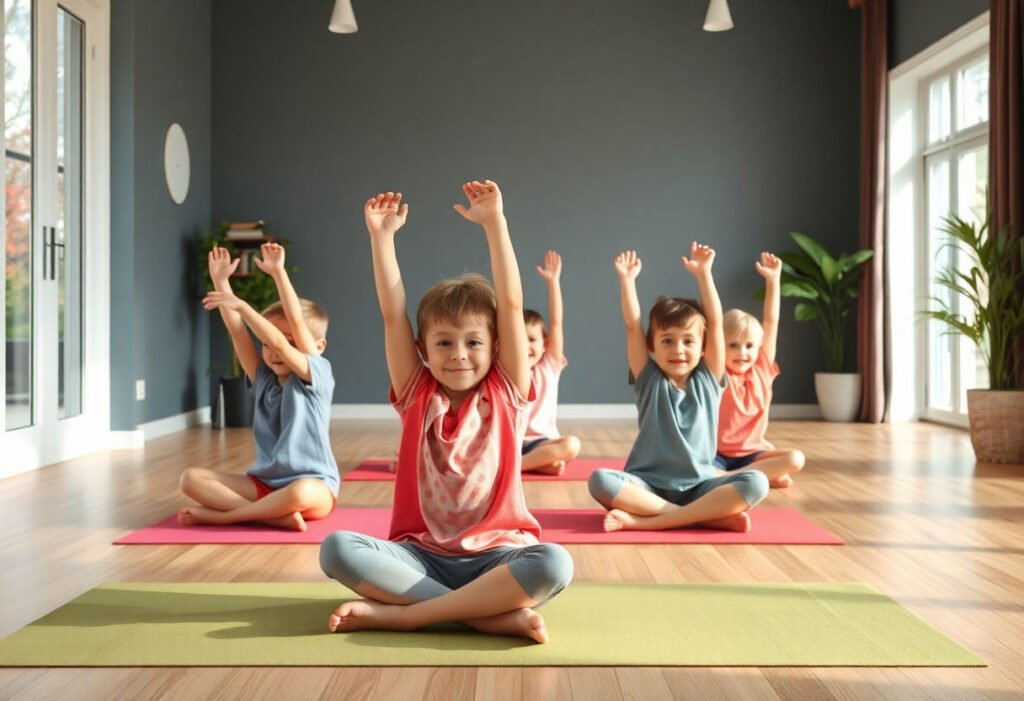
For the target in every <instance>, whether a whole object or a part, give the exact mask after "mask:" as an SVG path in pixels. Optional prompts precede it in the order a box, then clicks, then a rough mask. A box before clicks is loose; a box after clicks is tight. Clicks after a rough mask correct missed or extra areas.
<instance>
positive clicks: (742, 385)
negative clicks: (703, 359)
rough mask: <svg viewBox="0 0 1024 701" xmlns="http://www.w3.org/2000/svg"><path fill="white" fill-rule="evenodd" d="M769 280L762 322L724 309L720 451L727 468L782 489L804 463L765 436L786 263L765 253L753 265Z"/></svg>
mask: <svg viewBox="0 0 1024 701" xmlns="http://www.w3.org/2000/svg"><path fill="white" fill-rule="evenodd" d="M754 267H755V268H756V270H757V272H758V274H760V275H761V277H763V278H764V280H765V291H764V318H763V320H762V321H761V323H758V321H757V319H755V318H754V317H753V315H751V314H748V313H747V312H745V311H743V310H741V309H730V310H729V311H727V312H726V313H725V317H724V321H723V326H724V329H725V361H726V362H725V369H726V374H725V376H726V378H727V379H728V384H727V385H726V388H725V393H724V394H723V395H722V406H721V409H720V410H719V414H718V454H717V455H716V456H715V467H717V468H719V469H720V470H722V471H723V472H736V473H740V472H743V471H745V470H758V471H760V472H763V473H764V474H765V475H766V476H767V477H768V481H769V483H770V484H771V486H773V487H776V488H780V489H784V488H786V487H788V486H790V485H791V484H792V483H793V478H792V476H791V475H794V474H796V473H797V472H799V471H800V470H801V469H803V466H804V454H803V453H802V452H801V451H799V450H792V449H777V448H776V447H775V446H774V445H772V444H771V443H769V442H768V440H767V439H766V438H765V437H764V434H765V430H766V429H767V428H768V407H769V406H770V405H771V403H772V383H773V382H774V381H775V378H776V377H777V376H778V374H779V366H778V364H776V362H775V347H776V341H777V340H778V335H779V301H780V300H779V297H780V290H779V280H780V277H781V275H782V261H781V260H780V259H779V258H778V257H777V256H775V255H773V254H771V253H767V252H764V253H762V254H761V258H760V260H758V261H756V262H755V263H754Z"/></svg>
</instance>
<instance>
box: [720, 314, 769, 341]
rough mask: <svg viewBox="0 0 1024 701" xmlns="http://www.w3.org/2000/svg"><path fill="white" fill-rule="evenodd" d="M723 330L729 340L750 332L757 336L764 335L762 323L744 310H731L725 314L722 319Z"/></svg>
mask: <svg viewBox="0 0 1024 701" xmlns="http://www.w3.org/2000/svg"><path fill="white" fill-rule="evenodd" d="M722 330H723V331H724V332H725V337H726V338H727V339H729V338H736V337H737V336H741V335H743V334H744V333H746V332H748V331H752V332H753V333H754V334H756V335H757V336H763V335H764V329H763V328H761V322H760V321H758V320H757V317H755V316H754V315H753V314H748V313H747V312H745V311H743V310H742V309H730V310H729V311H727V312H726V313H725V316H723V317H722Z"/></svg>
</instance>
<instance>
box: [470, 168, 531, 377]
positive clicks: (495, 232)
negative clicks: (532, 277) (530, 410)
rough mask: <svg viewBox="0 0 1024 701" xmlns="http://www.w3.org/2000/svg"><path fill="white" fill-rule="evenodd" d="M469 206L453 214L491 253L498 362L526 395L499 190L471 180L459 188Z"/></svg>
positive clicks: (518, 288)
mask: <svg viewBox="0 0 1024 701" xmlns="http://www.w3.org/2000/svg"><path fill="white" fill-rule="evenodd" d="M462 191H463V192H464V193H466V198H467V199H468V200H469V207H468V208H467V207H465V206H463V205H461V204H456V205H454V207H455V211H456V212H458V213H459V214H461V215H462V216H463V217H465V218H466V219H468V220H469V221H471V222H475V223H477V224H479V225H480V226H482V227H483V229H484V233H485V234H486V236H487V247H488V248H489V249H490V252H491V275H492V276H493V277H494V292H495V296H496V297H497V302H498V341H499V342H498V362H500V363H501V366H502V367H503V368H505V372H507V373H508V374H509V377H510V378H512V382H513V383H514V384H515V385H516V387H518V388H519V392H520V394H522V396H523V397H527V396H529V394H530V360H529V356H528V350H527V349H528V343H527V340H526V324H524V323H523V282H522V280H521V279H520V277H519V264H518V263H517V262H516V252H515V250H514V249H513V248H512V239H511V238H510V237H509V234H508V222H507V221H506V220H505V213H504V205H503V204H502V200H501V190H499V189H498V186H497V184H495V183H494V182H493V181H491V180H485V181H483V182H480V181H479V180H474V181H473V182H469V183H466V184H464V185H463V186H462Z"/></svg>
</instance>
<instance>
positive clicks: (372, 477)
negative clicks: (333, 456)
mask: <svg viewBox="0 0 1024 701" xmlns="http://www.w3.org/2000/svg"><path fill="white" fill-rule="evenodd" d="M388 462H389V461H388V460H364V461H363V462H361V463H359V464H358V465H356V466H355V467H354V468H353V469H352V470H351V471H349V472H346V473H345V474H344V475H343V476H342V479H343V480H344V481H346V482H384V481H394V479H395V473H394V472H392V471H391V470H389V469H388ZM625 466H626V461H625V460H623V459H622V458H612V459H606V458H601V459H596V458H576V459H575V460H570V461H569V464H568V465H566V466H565V472H563V473H562V474H561V475H559V476H557V477H556V476H554V475H542V474H538V473H536V472H524V473H523V480H524V481H527V482H532V481H537V482H586V481H587V478H588V477H590V473H591V472H593V471H594V470H596V469H598V468H599V467H607V468H608V469H610V470H621V469H622V468H623V467H625Z"/></svg>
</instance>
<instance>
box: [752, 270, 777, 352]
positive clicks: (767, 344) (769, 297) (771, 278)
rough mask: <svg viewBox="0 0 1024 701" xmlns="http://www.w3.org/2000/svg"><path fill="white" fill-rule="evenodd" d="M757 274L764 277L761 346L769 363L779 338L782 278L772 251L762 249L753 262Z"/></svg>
mask: <svg viewBox="0 0 1024 701" xmlns="http://www.w3.org/2000/svg"><path fill="white" fill-rule="evenodd" d="M754 267H755V268H756V269H757V272H758V274H759V275H760V276H761V277H763V278H764V318H763V319H761V328H762V329H764V338H763V339H762V341H761V348H762V349H763V350H764V354H765V357H766V358H768V362H769V363H774V362H775V347H776V345H777V343H778V340H779V304H780V297H781V292H780V285H781V282H780V281H781V279H782V261H781V260H779V258H778V257H777V256H775V255H774V254H773V253H767V252H764V251H762V253H761V260H759V261H755V262H754Z"/></svg>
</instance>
